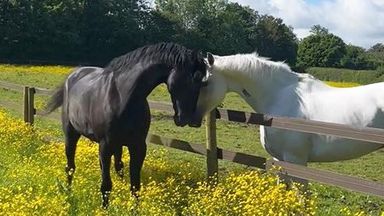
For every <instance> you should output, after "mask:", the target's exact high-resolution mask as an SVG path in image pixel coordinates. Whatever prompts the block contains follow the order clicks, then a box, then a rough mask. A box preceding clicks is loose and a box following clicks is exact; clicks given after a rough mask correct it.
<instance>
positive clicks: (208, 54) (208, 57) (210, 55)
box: [207, 52, 215, 66]
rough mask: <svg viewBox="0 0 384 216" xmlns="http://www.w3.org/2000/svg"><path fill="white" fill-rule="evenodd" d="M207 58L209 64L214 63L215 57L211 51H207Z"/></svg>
mask: <svg viewBox="0 0 384 216" xmlns="http://www.w3.org/2000/svg"><path fill="white" fill-rule="evenodd" d="M207 59H208V63H209V65H210V66H212V65H213V64H214V63H215V58H214V57H213V55H212V53H210V52H209V53H207Z"/></svg>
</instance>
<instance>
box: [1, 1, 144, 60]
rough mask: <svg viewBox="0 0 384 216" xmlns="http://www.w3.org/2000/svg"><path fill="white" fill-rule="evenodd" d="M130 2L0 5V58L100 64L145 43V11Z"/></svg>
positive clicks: (50, 2)
mask: <svg viewBox="0 0 384 216" xmlns="http://www.w3.org/2000/svg"><path fill="white" fill-rule="evenodd" d="M141 2H142V1H131V0H115V1H112V0H81V1H76V0H64V1H63V0H12V1H11V0H3V1H0V12H1V13H0V22H1V25H0V47H1V49H0V59H8V60H15V59H17V60H28V59H34V60H47V61H82V62H84V61H86V62H93V63H98V64H103V63H104V62H106V61H109V60H110V58H112V57H114V56H116V55H119V54H121V53H124V52H127V51H129V50H132V49H134V48H136V47H139V46H141V45H143V44H144V41H142V37H140V34H141V32H142V31H143V29H141V28H140V20H141V19H145V18H144V17H143V15H146V14H148V10H147V9H146V8H145V5H144V4H142V3H141Z"/></svg>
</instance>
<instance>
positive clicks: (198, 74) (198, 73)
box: [193, 71, 203, 83]
mask: <svg viewBox="0 0 384 216" xmlns="http://www.w3.org/2000/svg"><path fill="white" fill-rule="evenodd" d="M202 79H203V73H201V71H196V72H195V74H193V82H195V83H197V82H201V81H202Z"/></svg>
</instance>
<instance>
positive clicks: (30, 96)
mask: <svg viewBox="0 0 384 216" xmlns="http://www.w3.org/2000/svg"><path fill="white" fill-rule="evenodd" d="M34 104H35V88H30V87H28V86H25V87H24V108H23V110H24V122H27V123H29V124H31V125H32V124H33V122H34V117H35V113H36V112H35V107H34Z"/></svg>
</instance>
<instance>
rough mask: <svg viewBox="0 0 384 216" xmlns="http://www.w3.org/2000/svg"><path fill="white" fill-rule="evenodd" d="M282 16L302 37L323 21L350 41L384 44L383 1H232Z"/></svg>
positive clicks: (367, 44) (260, 11)
mask: <svg viewBox="0 0 384 216" xmlns="http://www.w3.org/2000/svg"><path fill="white" fill-rule="evenodd" d="M231 1H233V2H238V3H240V4H243V5H249V6H250V7H251V8H253V9H255V10H257V11H259V13H261V14H270V15H273V16H275V17H279V18H282V19H283V20H284V23H286V24H288V25H290V26H292V27H293V28H294V29H295V30H294V32H295V33H296V34H297V36H298V37H299V38H302V37H305V36H307V35H308V34H309V29H310V27H311V26H313V25H316V24H320V25H322V26H324V27H326V28H328V29H329V31H330V32H332V33H334V34H336V35H338V36H340V37H341V38H342V39H343V40H344V41H345V42H346V43H352V44H354V45H359V46H363V47H365V48H368V47H370V46H372V45H374V44H375V43H379V42H381V43H384V1H383V0H323V1H320V0H312V1H305V0H258V1H255V0H231Z"/></svg>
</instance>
